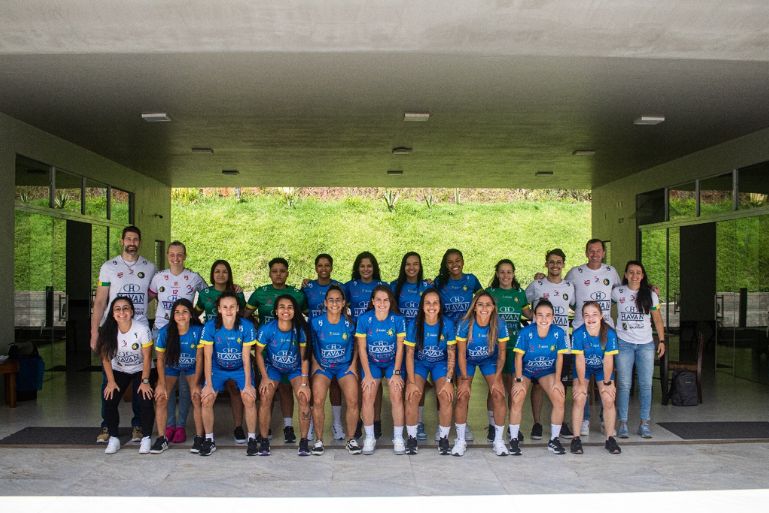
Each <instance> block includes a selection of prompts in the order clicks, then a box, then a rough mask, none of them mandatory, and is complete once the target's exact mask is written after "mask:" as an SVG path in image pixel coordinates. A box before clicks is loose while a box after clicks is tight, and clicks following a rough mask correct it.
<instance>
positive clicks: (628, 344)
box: [607, 260, 665, 438]
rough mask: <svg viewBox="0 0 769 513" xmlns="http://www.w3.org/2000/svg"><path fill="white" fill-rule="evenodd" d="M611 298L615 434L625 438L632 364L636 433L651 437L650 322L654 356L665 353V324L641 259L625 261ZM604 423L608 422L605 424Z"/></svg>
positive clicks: (652, 359) (651, 358) (651, 361)
mask: <svg viewBox="0 0 769 513" xmlns="http://www.w3.org/2000/svg"><path fill="white" fill-rule="evenodd" d="M611 300H612V301H613V302H614V303H616V304H617V323H616V326H617V337H618V338H619V344H618V345H619V355H618V356H617V379H618V381H619V385H618V387H617V416H618V417H619V429H617V436H619V437H620V438H628V427H627V420H628V403H629V402H630V386H631V384H632V382H633V367H634V366H635V368H636V373H637V374H638V397H639V401H640V403H641V412H640V413H641V415H640V417H641V422H640V424H639V425H638V434H639V435H640V436H641V437H642V438H651V437H652V432H651V428H650V427H649V419H650V417H651V415H650V414H651V405H652V375H653V374H654V353H655V350H654V338H653V337H652V323H653V324H654V329H655V330H656V331H657V337H659V345H658V346H657V350H656V353H657V356H658V357H659V358H662V356H663V355H664V354H665V326H664V325H663V324H662V315H660V311H659V303H660V300H659V297H657V294H656V293H655V292H654V291H653V290H652V289H651V287H650V286H649V281H648V280H647V277H646V269H644V266H643V264H642V263H641V262H638V261H637V260H631V261H629V262H628V263H627V264H626V265H625V277H624V278H623V280H622V285H620V286H619V287H615V288H614V290H612V291H611ZM607 426H608V424H607Z"/></svg>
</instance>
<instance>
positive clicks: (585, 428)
mask: <svg viewBox="0 0 769 513" xmlns="http://www.w3.org/2000/svg"><path fill="white" fill-rule="evenodd" d="M579 434H580V436H590V421H589V420H583V421H582V428H580V430H579Z"/></svg>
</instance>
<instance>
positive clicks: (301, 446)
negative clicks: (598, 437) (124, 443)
mask: <svg viewBox="0 0 769 513" xmlns="http://www.w3.org/2000/svg"><path fill="white" fill-rule="evenodd" d="M121 244H122V251H121V254H120V255H118V256H116V257H115V258H113V259H110V260H108V261H107V262H105V263H104V265H103V266H102V268H101V270H100V275H99V286H98V287H97V291H96V297H95V300H94V308H93V315H92V324H91V328H92V336H91V347H92V349H93V350H94V351H96V352H97V354H98V355H99V356H100V357H101V361H102V364H103V367H104V380H103V387H102V388H103V390H102V397H103V402H102V405H103V407H102V417H103V422H102V429H101V432H100V433H99V436H98V437H97V442H100V443H106V445H107V447H106V449H105V452H106V453H108V454H112V453H115V452H117V451H118V450H119V449H120V439H119V436H118V424H119V415H118V405H119V402H120V399H121V398H122V397H123V395H124V393H125V392H126V391H127V390H128V389H130V390H131V391H132V392H133V401H132V405H133V411H134V418H133V419H132V425H133V432H132V438H133V440H135V441H137V442H140V443H139V452H140V453H143V454H144V453H155V454H158V453H162V452H164V451H165V450H166V449H167V448H168V447H169V444H170V443H181V442H184V441H186V438H187V435H186V430H185V426H186V419H187V412H188V411H189V407H190V406H191V407H192V411H193V418H194V425H195V434H194V437H193V443H192V448H191V452H193V453H197V454H200V455H202V456H209V455H211V454H212V453H213V452H214V451H215V450H216V442H215V439H214V403H215V401H216V398H217V395H218V394H219V393H221V392H224V391H226V392H227V393H228V394H229V395H230V406H231V409H232V417H233V421H234V425H235V429H234V433H233V435H234V438H235V441H236V442H237V443H241V444H244V445H246V454H247V455H249V456H254V455H260V456H268V455H269V454H270V439H271V437H272V433H271V430H270V425H271V416H272V410H273V400H274V399H276V398H277V399H278V400H279V402H280V410H281V413H282V415H283V424H284V428H283V435H284V439H285V442H286V443H295V442H296V440H297V437H296V433H295V431H294V426H293V412H294V403H295V402H296V403H298V406H299V443H298V454H299V455H300V456H308V455H311V454H312V455H322V454H323V453H324V450H325V448H324V437H325V432H324V427H325V403H326V400H327V397H328V396H329V395H330V399H331V404H332V408H331V410H332V413H333V422H332V424H331V432H332V433H331V434H332V436H333V438H334V439H337V440H346V444H345V447H346V449H347V451H348V452H349V453H351V454H361V453H363V454H373V453H374V451H375V448H376V443H377V439H378V438H380V437H381V436H382V427H381V421H380V420H379V419H380V418H381V417H380V416H381V405H382V385H383V384H386V385H387V386H388V388H389V399H390V401H389V402H390V406H391V408H392V419H393V434H392V447H393V451H394V452H395V453H396V454H412V455H413V454H417V452H418V450H419V441H424V440H426V439H427V435H426V432H425V428H424V422H423V404H424V395H425V389H426V387H427V386H428V384H429V385H430V386H431V387H432V388H433V389H434V391H435V395H436V398H437V405H438V426H437V430H436V433H435V440H436V441H437V443H438V452H439V453H440V454H442V455H449V454H451V455H454V456H462V455H464V453H465V451H466V449H467V441H468V440H473V438H474V437H473V434H472V432H471V430H470V429H469V427H468V425H467V416H468V404H469V401H470V397H471V395H472V383H473V378H474V376H475V373H476V371H480V374H481V375H482V377H483V379H485V381H486V383H487V388H488V393H487V397H486V405H487V412H488V431H487V440H488V441H489V442H490V443H491V446H492V448H493V451H494V453H495V454H497V455H499V456H505V455H508V454H512V455H520V454H521V452H522V450H521V442H522V441H523V433H522V432H521V427H520V424H521V417H522V409H523V406H524V402H525V398H526V395H527V394H528V391H529V389H530V388H531V386H532V385H534V387H533V389H532V393H531V404H532V414H533V418H534V425H533V426H532V430H531V438H532V439H541V438H542V435H543V428H542V423H541V420H540V414H541V409H542V403H543V398H544V396H547V397H548V399H549V400H550V402H551V404H552V409H551V418H550V435H549V441H548V443H547V448H548V449H549V450H550V451H551V452H553V453H555V454H565V452H566V449H565V448H564V447H563V446H562V445H561V442H560V437H564V438H571V443H570V447H569V450H570V452H571V453H573V454H582V452H583V446H582V442H581V436H586V435H587V434H588V433H589V430H590V417H589V413H590V410H589V408H588V406H589V401H587V398H588V392H589V385H590V383H591V382H592V381H594V382H595V386H596V387H597V390H598V393H599V395H600V398H601V404H602V412H601V415H602V422H601V426H602V430H603V432H604V435H605V445H604V446H605V448H606V450H607V451H608V452H610V453H611V454H619V453H620V452H621V449H620V447H619V444H618V443H617V440H616V438H618V437H619V438H627V437H629V429H628V426H627V421H628V402H629V393H630V386H631V383H632V376H633V368H634V367H635V368H636V372H637V374H638V389H639V399H640V423H639V427H638V434H639V435H640V436H642V437H644V438H650V437H651V436H652V435H651V429H650V427H649V419H650V409H651V373H652V371H653V364H654V355H655V353H656V354H657V355H658V356H662V354H664V351H665V344H664V342H665V339H664V327H663V325H662V318H661V316H660V313H659V310H658V305H659V299H658V297H657V294H656V293H655V291H654V290H652V287H650V285H649V283H648V280H647V278H646V272H645V269H644V267H643V265H642V264H641V262H638V261H630V262H628V263H627V265H626V266H625V272H624V277H623V279H622V280H620V277H619V275H618V274H617V271H616V270H615V269H614V268H613V267H611V266H609V265H606V264H604V263H603V259H604V256H605V247H604V244H603V242H602V241H601V240H599V239H591V240H590V241H588V242H587V244H586V252H585V253H586V256H587V260H588V261H587V263H585V264H583V265H580V266H577V267H574V268H572V269H571V270H570V271H569V272H568V274H567V275H566V276H565V277H564V276H562V271H563V268H564V265H565V261H566V257H565V255H564V253H563V251H561V250H560V249H552V250H549V251H547V253H546V257H545V266H546V268H547V273H546V274H538V275H537V276H535V277H534V280H533V281H532V282H531V284H529V286H528V287H527V288H526V289H525V290H524V289H522V287H521V285H520V284H519V282H518V280H517V279H516V276H515V266H514V264H513V262H512V261H511V260H508V259H502V260H500V261H499V262H498V263H497V264H496V266H495V270H494V275H493V278H492V280H491V283H490V285H489V286H488V287H485V288H484V287H483V286H482V285H481V283H480V282H479V280H478V278H477V277H476V276H474V275H472V274H468V273H465V272H463V268H464V258H463V255H462V253H461V251H459V250H457V249H449V250H447V251H446V252H445V254H444V255H443V258H442V260H441V265H440V271H439V273H438V276H437V277H435V278H434V279H432V280H429V279H425V277H424V273H423V267H422V261H421V258H420V256H419V254H418V253H415V252H409V253H406V254H405V255H404V256H403V258H402V261H401V266H400V270H399V274H398V277H397V279H396V280H394V281H392V282H390V283H387V282H384V281H382V280H381V276H380V271H379V265H378V262H377V260H376V258H375V256H374V255H373V254H371V253H370V252H363V253H361V254H359V255H358V256H357V258H356V259H355V262H354V264H353V268H352V276H351V280H349V281H347V282H346V283H344V284H343V283H341V282H339V281H336V280H334V279H333V278H332V277H331V274H332V270H333V259H332V257H331V256H330V255H328V254H320V255H318V256H317V257H316V258H315V270H316V273H317V276H316V277H315V279H305V280H304V281H303V283H302V286H301V289H297V288H295V287H291V286H289V285H287V284H286V281H287V277H288V262H287V261H286V260H285V259H283V258H274V259H272V260H271V261H270V262H269V272H270V280H271V283H270V284H269V285H264V286H261V287H258V288H257V289H256V290H255V291H254V292H253V294H251V296H250V297H249V298H248V300H246V298H245V295H244V293H243V290H242V289H241V287H239V286H238V285H236V284H235V283H234V280H233V276H232V269H231V267H230V265H229V263H228V262H227V261H225V260H217V261H216V262H214V263H213V265H212V266H211V272H210V282H211V285H210V286H209V285H207V284H206V282H205V280H204V279H203V278H202V277H201V276H200V275H198V274H197V273H195V272H193V271H190V270H189V269H187V268H185V266H184V262H185V259H186V256H187V255H186V248H185V246H184V244H182V243H181V242H178V241H175V242H172V243H171V244H170V245H169V247H168V252H167V257H168V263H169V267H168V268H167V269H165V270H163V271H159V272H155V271H156V270H155V266H154V265H153V264H152V263H151V262H149V261H148V260H146V259H144V258H142V257H141V256H140V255H139V248H140V245H141V232H140V230H139V229H138V228H136V227H134V226H129V227H126V228H125V229H124V230H123V233H122V237H121ZM153 299H154V300H157V308H156V315H155V321H154V326H153V328H152V329H150V327H149V325H148V322H147V319H146V312H147V307H148V304H149V302H150V301H151V300H153ZM612 303H614V304H616V306H617V312H618V319H617V324H616V329H615V328H614V322H613V320H612V318H611V306H612ZM570 310H573V312H574V318H573V322H572V323H571V328H572V329H573V331H572V330H570V326H569V324H570V323H569V312H570ZM201 317H203V319H204V321H205V323H204V324H202V325H201V323H200V318H201ZM529 321H530V322H529ZM524 325H525V326H524ZM652 327H654V329H655V330H656V332H657V334H658V341H657V343H656V344H655V342H654V340H653V336H652ZM153 346H154V349H155V354H156V358H157V361H156V365H155V363H154V362H153V359H152V348H153ZM655 347H656V350H655ZM615 356H616V369H617V372H616V376H617V385H615ZM153 367H154V369H153ZM565 382H571V383H572V424H573V425H574V426H575V430H576V433H571V431H570V430H569V428H568V425H567V424H566V423H565V422H564V412H565V403H566V391H565V388H564V383H565ZM177 385H178V410H177V404H176V403H177V401H176V393H175V389H176V387H177ZM343 403H344V409H345V410H346V411H345V416H344V420H343V418H342V412H343ZM615 404H616V407H615ZM452 419H453V423H454V427H455V432H456V436H455V439H454V443H453V445H452V444H450V443H449V432H450V428H451V423H452ZM244 420H245V426H246V429H245V430H244V429H243V421H244ZM506 421H507V424H508V430H507V435H505V422H506ZM153 425H156V426H157V432H158V436H157V438H156V439H155V441H154V443H153V442H152V439H151V435H152V431H153V427H154V426H153ZM404 427H405V433H404ZM361 437H362V445H360V444H359V442H358V440H359V439H360V438H361ZM311 444H312V445H311Z"/></svg>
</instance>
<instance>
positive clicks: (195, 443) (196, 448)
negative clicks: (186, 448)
mask: <svg viewBox="0 0 769 513" xmlns="http://www.w3.org/2000/svg"><path fill="white" fill-rule="evenodd" d="M203 440H204V438H203V437H202V436H198V435H195V437H194V438H193V439H192V448H191V449H190V452H191V453H192V454H198V453H199V452H200V449H201V447H203Z"/></svg>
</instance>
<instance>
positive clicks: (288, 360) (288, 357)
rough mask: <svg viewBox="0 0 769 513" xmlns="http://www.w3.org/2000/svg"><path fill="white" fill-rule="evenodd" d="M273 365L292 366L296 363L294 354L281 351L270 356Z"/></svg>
mask: <svg viewBox="0 0 769 513" xmlns="http://www.w3.org/2000/svg"><path fill="white" fill-rule="evenodd" d="M270 359H271V360H272V363H273V365H275V366H276V367H286V366H293V365H294V364H295V363H296V354H295V353H289V352H288V351H281V352H279V353H275V354H273V355H271V356H270Z"/></svg>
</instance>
